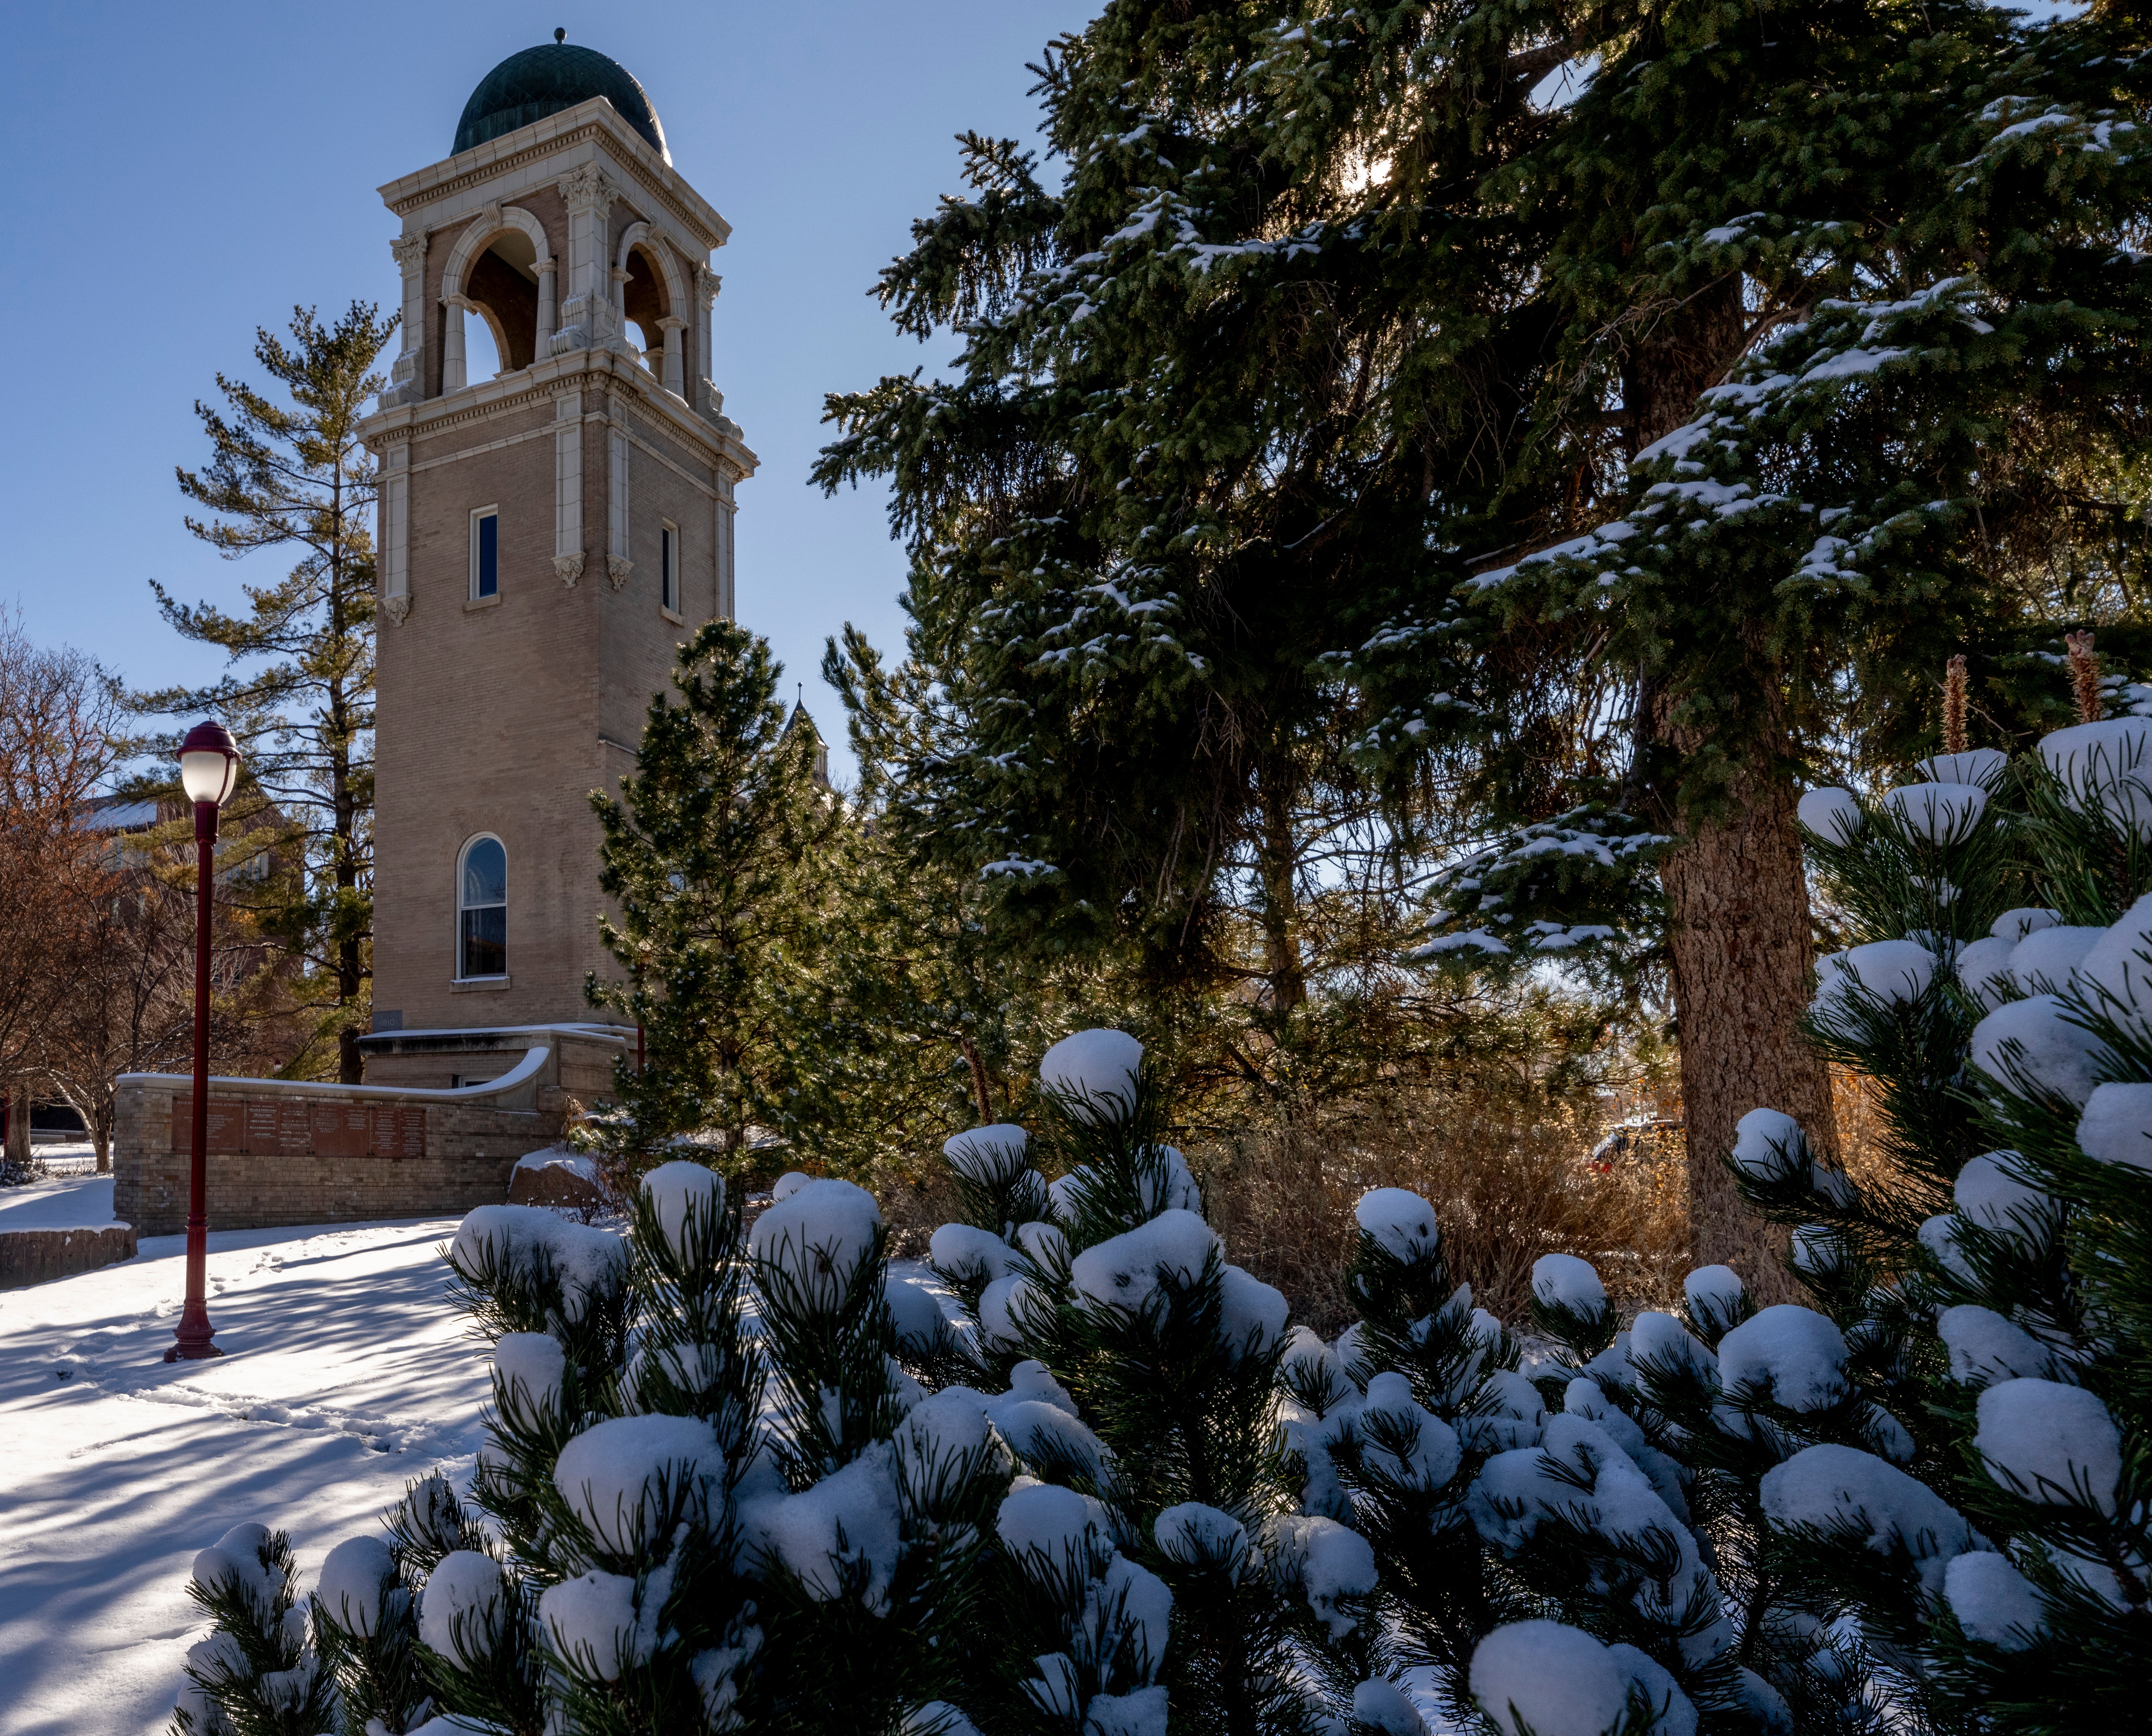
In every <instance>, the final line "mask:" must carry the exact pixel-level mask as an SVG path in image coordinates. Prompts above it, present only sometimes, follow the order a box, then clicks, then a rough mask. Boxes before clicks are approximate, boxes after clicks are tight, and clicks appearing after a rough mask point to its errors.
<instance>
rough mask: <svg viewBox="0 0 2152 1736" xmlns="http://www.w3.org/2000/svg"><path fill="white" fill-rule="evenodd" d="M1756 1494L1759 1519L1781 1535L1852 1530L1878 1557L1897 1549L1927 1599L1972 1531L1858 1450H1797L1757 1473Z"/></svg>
mask: <svg viewBox="0 0 2152 1736" xmlns="http://www.w3.org/2000/svg"><path fill="white" fill-rule="evenodd" d="M1758 1493H1759V1495H1761V1497H1762V1499H1763V1504H1764V1517H1765V1518H1766V1519H1768V1520H1769V1521H1770V1522H1771V1523H1772V1524H1773V1525H1777V1526H1779V1528H1781V1529H1782V1530H1783V1529H1786V1528H1789V1527H1792V1526H1795V1525H1815V1526H1819V1527H1823V1528H1826V1529H1840V1528H1844V1527H1851V1528H1853V1529H1855V1530H1860V1531H1864V1532H1865V1533H1866V1535H1865V1538H1864V1539H1863V1540H1862V1541H1863V1543H1864V1546H1865V1547H1867V1548H1869V1549H1872V1550H1874V1551H1876V1552H1877V1553H1878V1554H1879V1555H1887V1554H1890V1553H1891V1552H1893V1551H1896V1550H1901V1549H1902V1550H1903V1551H1905V1552H1906V1554H1907V1555H1908V1556H1911V1558H1912V1560H1913V1563H1914V1565H1915V1566H1916V1568H1917V1569H1918V1571H1919V1572H1920V1576H1921V1584H1922V1585H1924V1586H1926V1587H1927V1588H1928V1589H1929V1590H1930V1591H1936V1590H1937V1589H1939V1588H1940V1586H1941V1582H1942V1575H1943V1570H1944V1568H1945V1567H1946V1566H1947V1565H1948V1564H1949V1562H1950V1561H1952V1559H1953V1558H1954V1557H1956V1556H1961V1555H1963V1554H1964V1553H1965V1552H1966V1551H1967V1550H1968V1549H1971V1548H1972V1529H1971V1527H1969V1526H1968V1525H1967V1524H1966V1522H1965V1520H1964V1519H1963V1518H1962V1516H1960V1515H1959V1514H1958V1512H1957V1510H1956V1509H1955V1508H1953V1507H1952V1505H1950V1504H1949V1503H1948V1502H1947V1501H1946V1500H1943V1498H1942V1497H1941V1495H1937V1494H1936V1492H1935V1491H1934V1490H1932V1489H1930V1488H1929V1487H1928V1486H1927V1485H1926V1484H1925V1483H1922V1482H1921V1481H1920V1480H1918V1479H1917V1478H1915V1477H1911V1476H1908V1475H1906V1473H1905V1472H1904V1471H1901V1470H1899V1469H1898V1467H1897V1466H1896V1465H1895V1464H1886V1463H1885V1462H1884V1461H1883V1460H1882V1459H1878V1458H1877V1457H1876V1456H1875V1454H1873V1453H1864V1452H1862V1451H1861V1450H1860V1448H1858V1447H1841V1446H1832V1445H1824V1446H1814V1447H1804V1448H1803V1449H1801V1450H1800V1451H1799V1452H1798V1453H1796V1454H1794V1456H1793V1457H1792V1458H1790V1459H1788V1460H1787V1461H1786V1462H1785V1463H1784V1464H1780V1465H1775V1466H1774V1467H1773V1468H1772V1469H1771V1470H1768V1471H1766V1472H1764V1480H1763V1482H1762V1484H1761V1485H1759V1490H1758Z"/></svg>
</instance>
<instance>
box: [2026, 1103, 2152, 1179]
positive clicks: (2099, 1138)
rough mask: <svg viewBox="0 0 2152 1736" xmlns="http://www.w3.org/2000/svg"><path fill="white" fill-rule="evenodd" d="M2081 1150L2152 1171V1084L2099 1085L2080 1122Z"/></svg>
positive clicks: (2098, 1158)
mask: <svg viewBox="0 0 2152 1736" xmlns="http://www.w3.org/2000/svg"><path fill="white" fill-rule="evenodd" d="M2078 1150H2080V1151H2082V1152H2083V1153H2084V1155H2086V1156H2087V1157H2089V1158H2092V1159H2094V1160H2096V1161H2098V1162H2100V1163H2104V1164H2126V1165H2129V1166H2130V1167H2131V1168H2133V1169H2139V1170H2152V1085H2146V1084H2107V1085H2095V1086H2094V1088H2093V1093H2092V1095H2091V1096H2090V1097H2089V1098H2087V1099H2085V1106H2084V1114H2083V1116H2082V1117H2081V1118H2080V1119H2078ZM2028 1191H2029V1190H2028ZM2043 1197H2044V1196H2043Z"/></svg>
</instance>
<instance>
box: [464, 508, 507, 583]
mask: <svg viewBox="0 0 2152 1736" xmlns="http://www.w3.org/2000/svg"><path fill="white" fill-rule="evenodd" d="M470 594H471V601H472V602H477V601H478V600H479V599H480V597H483V596H500V510H499V509H498V508H497V507H492V506H481V507H480V508H479V509H478V510H477V511H475V512H474V513H473V514H472V515H471V534H470Z"/></svg>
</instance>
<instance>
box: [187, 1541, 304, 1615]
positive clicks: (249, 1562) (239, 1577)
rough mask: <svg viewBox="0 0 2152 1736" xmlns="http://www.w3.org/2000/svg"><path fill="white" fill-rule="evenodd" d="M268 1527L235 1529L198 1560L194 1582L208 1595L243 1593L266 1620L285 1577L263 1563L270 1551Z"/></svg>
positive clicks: (196, 1558)
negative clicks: (225, 1589) (222, 1589)
mask: <svg viewBox="0 0 2152 1736" xmlns="http://www.w3.org/2000/svg"><path fill="white" fill-rule="evenodd" d="M269 1544H270V1535H269V1527H268V1526H266V1525H254V1524H246V1525H234V1526H232V1528H231V1530H228V1531H226V1533H225V1534H224V1535H222V1536H221V1537H220V1538H218V1539H217V1540H216V1542H214V1543H212V1544H211V1546H209V1547H208V1548H207V1549H205V1550H202V1551H199V1552H198V1553H197V1554H196V1555H195V1563H194V1581H195V1584H196V1585H198V1586H200V1587H201V1588H202V1590H204V1591H216V1589H217V1588H218V1587H219V1586H230V1587H231V1589H232V1590H233V1591H238V1592H241V1593H243V1594H244V1595H245V1596H246V1598H247V1600H248V1601H250V1602H251V1603H252V1604H253V1605H254V1607H256V1609H257V1610H259V1611H260V1612H261V1613H262V1615H264V1616H265V1617H266V1615H267V1614H268V1612H269V1608H270V1606H271V1605H272V1603H273V1602H274V1601H276V1596H277V1591H278V1589H279V1588H280V1587H281V1586H282V1584H283V1576H282V1574H281V1573H279V1572H277V1571H276V1569H274V1568H273V1567H272V1566H269V1564H268V1563H267V1562H266V1561H263V1560H262V1559H261V1555H262V1551H264V1550H266V1549H267V1548H268V1547H269Z"/></svg>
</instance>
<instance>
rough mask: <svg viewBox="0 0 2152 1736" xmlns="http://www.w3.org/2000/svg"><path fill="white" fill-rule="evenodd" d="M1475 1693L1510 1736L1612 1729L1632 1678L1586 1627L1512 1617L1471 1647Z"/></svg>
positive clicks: (1597, 1734) (1594, 1735)
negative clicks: (1525, 1620) (1515, 1619)
mask: <svg viewBox="0 0 2152 1736" xmlns="http://www.w3.org/2000/svg"><path fill="white" fill-rule="evenodd" d="M1471 1683H1472V1698H1474V1699H1475V1700H1477V1701H1478V1702H1479V1703H1480V1710H1481V1711H1482V1712H1484V1713H1486V1714H1487V1716H1488V1717H1489V1718H1491V1719H1493V1720H1494V1722H1495V1726H1496V1728H1499V1729H1500V1730H1501V1731H1502V1732H1503V1733H1504V1736H1606V1732H1607V1731H1608V1730H1610V1729H1611V1728H1613V1726H1614V1725H1615V1723H1617V1722H1618V1721H1619V1719H1620V1718H1621V1717H1622V1713H1624V1712H1625V1711H1627V1709H1628V1705H1629V1677H1628V1673H1627V1672H1626V1671H1625V1670H1624V1669H1623V1668H1622V1665H1621V1663H1620V1662H1619V1661H1617V1659H1616V1658H1615V1657H1614V1656H1613V1655H1612V1654H1611V1652H1609V1651H1608V1650H1607V1648H1606V1647H1604V1646H1602V1645H1601V1644H1600V1643H1599V1642H1598V1641H1597V1640H1596V1639H1594V1638H1593V1637H1591V1635H1590V1634H1588V1633H1586V1632H1585V1631H1584V1630H1583V1629H1582V1628H1581V1627H1568V1626H1567V1625H1566V1624H1565V1623H1563V1622H1510V1624H1509V1625H1508V1626H1507V1627H1497V1628H1496V1629H1495V1631H1494V1632H1492V1633H1490V1634H1489V1635H1488V1636H1487V1637H1486V1638H1485V1639H1483V1640H1481V1641H1480V1643H1479V1645H1478V1646H1477V1647H1474V1649H1473V1652H1472V1673H1471Z"/></svg>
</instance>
